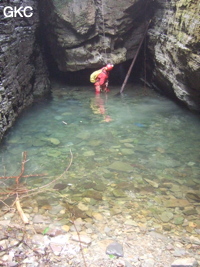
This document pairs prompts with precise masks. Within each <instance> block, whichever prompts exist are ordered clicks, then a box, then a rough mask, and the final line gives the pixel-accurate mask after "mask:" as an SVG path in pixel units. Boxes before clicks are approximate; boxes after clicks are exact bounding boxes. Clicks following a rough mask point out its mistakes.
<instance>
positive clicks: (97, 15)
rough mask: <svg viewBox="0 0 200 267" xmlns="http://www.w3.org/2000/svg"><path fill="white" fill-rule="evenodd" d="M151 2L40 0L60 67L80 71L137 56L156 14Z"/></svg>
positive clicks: (55, 56)
mask: <svg viewBox="0 0 200 267" xmlns="http://www.w3.org/2000/svg"><path fill="white" fill-rule="evenodd" d="M151 3H153V0H149V1H147V0H123V1H122V0H106V1H105V0H95V1H94V0H81V1H80V0H48V1H46V0H40V10H41V17H42V18H43V20H42V21H43V24H44V32H45V35H46V38H47V43H48V45H49V47H50V50H51V54H52V56H53V57H54V60H55V61H56V63H57V65H58V68H59V69H60V70H61V71H63V72H65V71H78V70H81V69H86V68H99V67H102V64H105V63H107V62H112V63H114V64H119V63H122V62H125V61H126V60H128V59H131V58H133V57H134V55H135V53H136V50H137V48H138V45H139V43H140V40H141V39H142V36H143V34H144V31H145V26H146V21H147V20H148V19H149V17H150V16H151V15H152V12H151V6H153V4H151ZM146 11H147V12H146Z"/></svg>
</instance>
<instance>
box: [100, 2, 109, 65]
mask: <svg viewBox="0 0 200 267" xmlns="http://www.w3.org/2000/svg"><path fill="white" fill-rule="evenodd" d="M101 14H102V20H103V46H104V50H105V52H104V53H105V63H106V64H107V63H108V58H107V52H106V45H105V40H106V35H105V22H104V2H103V0H101Z"/></svg>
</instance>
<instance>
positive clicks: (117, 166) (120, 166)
mask: <svg viewBox="0 0 200 267" xmlns="http://www.w3.org/2000/svg"><path fill="white" fill-rule="evenodd" d="M107 168H109V169H112V170H115V171H122V172H132V171H133V167H132V166H131V165H130V164H128V163H125V162H122V161H115V162H113V163H112V164H111V165H109V166H108V167H107Z"/></svg>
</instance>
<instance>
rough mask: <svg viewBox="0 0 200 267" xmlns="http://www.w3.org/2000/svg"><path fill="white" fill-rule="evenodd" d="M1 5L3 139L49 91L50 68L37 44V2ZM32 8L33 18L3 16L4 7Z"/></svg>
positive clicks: (0, 116)
mask: <svg viewBox="0 0 200 267" xmlns="http://www.w3.org/2000/svg"><path fill="white" fill-rule="evenodd" d="M8 2H9V1H3V2H1V3H0V11H1V14H0V139H1V138H2V136H3V134H4V133H5V131H6V130H7V129H8V128H9V127H10V126H12V124H13V122H14V121H15V119H16V117H17V116H18V114H19V113H20V112H21V111H22V110H23V109H24V108H25V107H26V106H28V105H30V104H31V103H32V101H33V99H34V96H38V95H41V94H43V93H44V92H46V90H47V89H48V87H49V80H48V75H47V68H46V66H45V63H44V60H43V56H42V53H41V49H40V46H39V45H38V42H37V38H36V36H37V31H38V27H39V16H38V6H37V1H34V0H26V1H25V0H16V1H10V4H8ZM8 5H9V6H12V7H14V6H16V7H20V6H31V7H32V8H33V16H32V17H29V18H26V17H19V16H17V17H10V18H5V17H4V16H3V9H4V7H5V6H8Z"/></svg>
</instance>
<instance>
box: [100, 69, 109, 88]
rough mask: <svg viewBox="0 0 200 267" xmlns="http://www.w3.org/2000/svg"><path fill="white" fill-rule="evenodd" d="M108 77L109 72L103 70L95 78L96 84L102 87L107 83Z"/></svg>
mask: <svg viewBox="0 0 200 267" xmlns="http://www.w3.org/2000/svg"><path fill="white" fill-rule="evenodd" d="M108 77H109V72H108V71H106V70H105V69H104V68H103V69H102V72H101V73H100V74H99V75H98V76H97V82H98V83H99V85H103V84H105V83H106V82H107V80H108Z"/></svg>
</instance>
